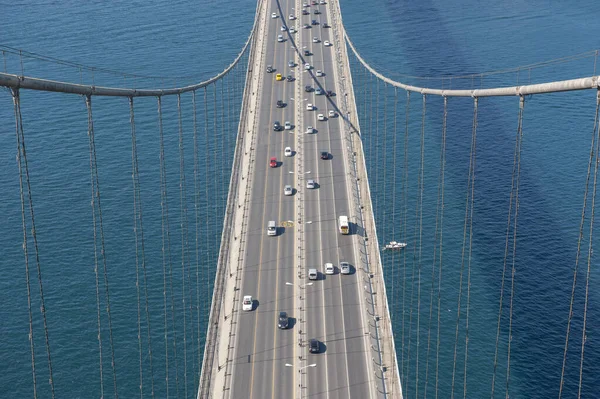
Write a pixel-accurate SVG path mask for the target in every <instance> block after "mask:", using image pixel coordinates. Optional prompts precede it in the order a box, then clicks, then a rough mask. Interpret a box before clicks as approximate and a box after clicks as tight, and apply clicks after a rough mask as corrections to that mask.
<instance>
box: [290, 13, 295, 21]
mask: <svg viewBox="0 0 600 399" xmlns="http://www.w3.org/2000/svg"><path fill="white" fill-rule="evenodd" d="M288 18H289V19H290V21H293V20H295V19H296V17H294V14H290V16H289V17H288Z"/></svg>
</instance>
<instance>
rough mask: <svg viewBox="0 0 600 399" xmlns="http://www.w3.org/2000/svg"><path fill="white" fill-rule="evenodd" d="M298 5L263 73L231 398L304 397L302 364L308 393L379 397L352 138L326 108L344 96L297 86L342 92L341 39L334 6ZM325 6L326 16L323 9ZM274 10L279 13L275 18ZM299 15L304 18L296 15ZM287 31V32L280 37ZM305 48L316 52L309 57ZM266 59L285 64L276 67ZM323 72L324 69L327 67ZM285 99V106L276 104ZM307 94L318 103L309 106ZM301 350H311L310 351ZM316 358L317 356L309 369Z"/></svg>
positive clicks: (272, 41)
mask: <svg viewBox="0 0 600 399" xmlns="http://www.w3.org/2000/svg"><path fill="white" fill-rule="evenodd" d="M309 3H310V1H309ZM295 6H296V4H295V2H294V1H291V0H280V1H279V2H277V1H275V0H274V1H272V4H271V7H270V10H269V19H268V24H269V27H268V30H267V32H268V33H267V38H266V40H267V53H266V60H265V65H264V66H262V71H260V72H258V71H257V72H258V73H263V76H262V78H263V84H262V93H261V100H260V109H259V110H258V112H259V124H258V132H257V141H256V148H255V151H256V161H255V162H256V163H255V166H254V176H253V178H252V188H251V190H252V195H251V199H250V201H251V204H250V217H249V222H248V225H247V229H248V232H247V233H248V234H247V242H246V253H245V256H244V266H243V270H244V272H243V277H242V285H241V293H240V294H241V295H240V297H241V296H243V295H252V297H253V298H254V302H255V303H254V308H253V310H252V311H242V310H241V303H240V310H239V314H238V315H237V320H238V322H237V323H236V327H235V340H234V342H235V343H234V365H233V368H232V379H231V381H232V382H231V391H230V398H235V399H237V398H239V399H241V398H253V399H269V398H270V399H280V398H293V397H298V392H299V390H298V384H299V383H300V372H299V371H300V370H301V372H302V373H305V374H304V378H303V380H302V383H303V389H302V397H307V398H327V399H333V398H357V399H368V398H371V397H372V396H371V395H373V397H374V394H373V389H374V388H373V387H374V381H373V380H374V377H373V375H372V373H370V372H369V367H368V366H369V362H370V361H371V359H370V352H369V351H368V350H367V347H366V345H367V344H366V339H365V335H366V334H367V331H368V328H367V320H366V318H365V316H364V315H363V312H362V309H364V304H360V300H359V298H360V297H359V291H358V290H359V289H360V286H361V285H360V278H359V274H358V273H357V272H356V269H355V266H356V263H355V257H356V256H355V252H356V248H355V245H356V243H355V239H354V238H353V236H352V235H341V234H340V233H339V231H338V225H337V219H338V217H339V216H340V215H348V214H350V212H349V210H350V203H349V200H348V191H349V189H348V184H349V181H348V179H349V174H348V171H349V165H348V161H347V160H346V159H345V157H344V156H343V148H344V147H345V146H347V142H346V141H345V140H343V139H342V133H343V130H342V127H343V124H342V120H341V118H339V117H338V116H335V117H331V118H329V117H327V115H328V111H329V110H330V109H332V103H330V101H332V102H335V101H336V98H337V97H335V96H334V97H330V98H328V97H327V96H325V95H317V94H316V93H315V92H314V91H313V92H310V93H307V92H305V91H304V89H302V91H301V93H302V96H301V97H300V98H298V91H297V85H302V86H301V87H302V88H303V87H304V86H305V85H310V86H312V87H319V85H320V87H321V88H323V89H325V90H332V91H333V92H336V88H335V79H334V75H335V74H336V72H335V70H334V69H335V68H334V64H333V60H334V55H335V53H334V48H333V47H325V46H324V44H323V42H324V41H326V40H328V41H331V40H332V38H333V34H332V32H331V28H323V23H324V22H325V21H327V22H329V18H328V15H329V10H328V7H329V6H328V5H311V6H310V7H307V10H309V11H310V15H301V12H300V11H298V12H296V10H295V8H294V7H295ZM315 10H319V11H320V14H315ZM272 12H275V13H276V14H277V18H271V16H270V13H272ZM290 14H293V15H295V16H296V17H297V19H295V20H290V19H289V15H290ZM313 19H315V20H317V21H319V22H320V24H318V25H314V26H312V27H311V28H309V29H304V28H303V25H304V24H305V23H309V24H310V22H311V20H313ZM282 25H285V26H288V27H289V26H295V27H296V28H297V30H298V32H297V33H294V34H291V33H288V31H282V30H281V27H282ZM280 34H281V35H283V37H284V38H285V41H284V42H278V41H277V36H278V35H280ZM315 37H316V38H318V42H316V43H314V42H313V38H315ZM294 44H295V45H296V46H297V48H298V50H299V51H298V52H297V51H296V49H295V48H294ZM305 49H307V50H309V51H310V53H311V55H309V56H306V57H305V56H304V54H303V53H304V50H305ZM290 60H293V61H294V63H295V66H294V67H289V66H288V61H290ZM303 61H306V62H309V63H310V64H311V66H312V67H313V68H312V69H311V70H310V72H309V71H305V69H304V67H303V65H302V64H303ZM267 65H272V66H273V68H275V69H276V71H275V72H273V73H267V72H266V67H267ZM317 70H321V71H322V72H324V74H325V75H324V76H322V77H317V76H316V72H317ZM277 73H281V74H282V75H283V77H284V78H285V77H287V76H288V75H292V76H293V77H294V78H295V80H294V81H293V82H288V81H286V80H283V81H276V80H275V77H276V74H277ZM317 82H318V84H317ZM277 100H282V101H283V102H284V103H285V104H286V106H285V107H283V108H277V107H276V102H277ZM298 101H300V102H301V104H302V106H301V110H302V111H301V112H302V115H301V118H300V116H299V115H297V113H298V107H297V102H298ZM308 103H311V104H313V105H314V106H315V107H316V110H314V111H308V110H306V104H308ZM321 113H322V114H324V115H325V116H326V117H327V119H326V120H325V121H318V120H317V115H318V114H321ZM274 121H279V122H280V123H281V124H282V125H284V123H285V122H286V121H289V122H290V123H291V124H292V125H293V128H292V129H291V130H282V131H278V132H276V131H273V122H274ZM298 121H301V122H298ZM307 126H313V127H314V128H315V129H316V132H315V133H313V134H306V133H305V131H306V128H307ZM298 135H300V137H301V140H302V146H301V151H302V163H303V165H302V172H303V173H302V175H301V176H299V173H297V172H298V168H297V166H298V162H299V159H300V158H298V154H297V153H296V148H295V145H296V142H297V139H298ZM288 146H289V147H291V148H292V150H293V151H294V155H293V156H292V157H285V156H284V149H285V147H288ZM321 151H326V152H327V153H329V154H330V155H329V159H327V160H322V159H320V153H321ZM271 157H276V158H277V161H278V166H277V167H275V168H271V167H270V166H269V159H270V158H271ZM307 179H314V180H315V181H316V182H317V186H316V188H315V189H307V188H306V180H307ZM286 184H289V185H292V187H293V188H294V195H292V196H285V195H284V192H283V189H284V186H285V185H286ZM297 190H302V194H303V202H304V203H303V205H304V214H303V215H301V216H302V217H301V220H302V222H303V227H304V231H305V232H304V237H305V241H304V248H298V244H297V241H296V239H297V237H296V234H297V231H296V230H297V228H298V225H297V221H298V219H299V218H298V215H297V209H298V208H297V204H296V201H299V200H298V197H297ZM271 220H273V221H276V222H277V225H278V226H279V228H278V232H277V236H275V237H273V236H267V224H268V222H269V221H271ZM288 222H289V223H288ZM351 222H356V221H353V220H351ZM284 225H285V227H283V226H284ZM300 254H302V255H303V256H304V259H305V262H304V264H305V265H306V268H307V269H308V268H316V269H318V270H319V279H318V280H317V281H313V282H312V283H313V284H312V285H306V286H304V285H303V284H306V283H309V280H308V277H306V280H299V279H298V278H297V276H296V274H297V269H296V264H297V263H296V260H297V258H298V256H299V255H300ZM342 261H346V262H349V263H350V265H352V267H351V274H350V275H342V274H340V267H339V265H340V262H342ZM327 262H330V263H333V265H334V266H335V274H334V275H325V269H324V264H325V263H327ZM305 274H307V273H305ZM287 283H290V284H287ZM299 296H303V298H304V299H305V302H304V306H305V308H304V309H305V311H304V317H305V323H299V322H298V316H299V314H298V310H297V308H296V307H297V306H298V302H297V301H295V299H294V298H295V297H296V298H298V297H299ZM280 311H285V312H287V313H288V315H289V317H290V328H288V329H279V328H278V326H277V321H278V315H279V312H280ZM299 329H303V331H302V334H301V335H300V336H301V337H302V339H303V341H304V342H307V341H308V340H309V339H310V338H316V339H317V340H319V342H320V351H321V353H318V354H312V353H309V352H308V349H307V348H306V347H300V346H299V345H298V337H299V335H298V332H299ZM301 356H304V357H303V358H302V359H301V358H300V357H301ZM286 364H289V365H291V366H286ZM308 365H315V366H312V367H306V366H308ZM304 367H306V368H304ZM301 368H302V369H301Z"/></svg>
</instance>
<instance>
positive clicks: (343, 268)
mask: <svg viewBox="0 0 600 399" xmlns="http://www.w3.org/2000/svg"><path fill="white" fill-rule="evenodd" d="M340 272H341V273H342V274H350V264H349V263H348V262H340Z"/></svg>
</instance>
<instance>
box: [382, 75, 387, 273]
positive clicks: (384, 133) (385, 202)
mask: <svg viewBox="0 0 600 399" xmlns="http://www.w3.org/2000/svg"><path fill="white" fill-rule="evenodd" d="M383 89H384V90H385V91H384V94H383V143H384V144H383V145H384V148H387V147H388V129H387V92H388V87H387V83H384V85H383ZM386 170H387V151H385V150H384V151H383V205H382V206H381V214H382V216H383V226H382V227H383V232H384V234H386V233H387V231H388V224H387V223H386V222H387V218H386V214H387V212H386V209H387V208H388V207H387V206H386V204H387V201H386V200H387V196H386V194H387V186H388V184H387V180H386V173H385V172H386ZM382 236H384V235H382ZM384 242H385V241H384ZM381 267H382V268H383V265H381Z"/></svg>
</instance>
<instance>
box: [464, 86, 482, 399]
mask: <svg viewBox="0 0 600 399" xmlns="http://www.w3.org/2000/svg"><path fill="white" fill-rule="evenodd" d="M473 102H474V109H473V129H472V131H473V133H472V137H473V149H472V151H471V157H472V158H473V168H472V172H471V209H470V211H469V212H470V216H469V255H468V260H467V311H466V316H465V365H464V377H463V398H464V399H466V398H467V359H468V353H469V308H470V305H471V257H472V253H473V205H474V199H475V169H476V166H477V162H476V161H477V123H478V121H477V117H478V115H477V114H478V105H479V99H478V98H477V97H475V98H474V99H473Z"/></svg>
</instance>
